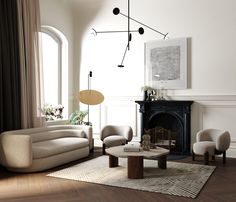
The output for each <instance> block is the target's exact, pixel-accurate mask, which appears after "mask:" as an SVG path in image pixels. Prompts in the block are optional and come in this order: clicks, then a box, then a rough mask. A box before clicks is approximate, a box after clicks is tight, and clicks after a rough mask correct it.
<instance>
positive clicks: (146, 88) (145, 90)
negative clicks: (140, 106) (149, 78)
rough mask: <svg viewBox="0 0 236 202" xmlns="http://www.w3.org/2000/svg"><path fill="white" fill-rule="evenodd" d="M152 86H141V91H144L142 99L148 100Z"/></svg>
mask: <svg viewBox="0 0 236 202" xmlns="http://www.w3.org/2000/svg"><path fill="white" fill-rule="evenodd" d="M153 90H154V88H152V87H150V86H143V87H142V88H141V91H143V92H144V95H143V100H144V101H150V100H151V98H150V95H151V94H152V92H153Z"/></svg>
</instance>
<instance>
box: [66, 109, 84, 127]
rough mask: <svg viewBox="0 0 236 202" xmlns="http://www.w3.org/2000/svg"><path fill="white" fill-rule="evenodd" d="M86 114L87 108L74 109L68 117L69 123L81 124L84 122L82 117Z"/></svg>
mask: <svg viewBox="0 0 236 202" xmlns="http://www.w3.org/2000/svg"><path fill="white" fill-rule="evenodd" d="M87 115H88V110H85V111H79V110H76V111H75V112H73V113H72V114H71V115H70V117H69V121H68V122H69V124H72V125H83V124H85V123H86V122H84V118H85V117H86V116H87Z"/></svg>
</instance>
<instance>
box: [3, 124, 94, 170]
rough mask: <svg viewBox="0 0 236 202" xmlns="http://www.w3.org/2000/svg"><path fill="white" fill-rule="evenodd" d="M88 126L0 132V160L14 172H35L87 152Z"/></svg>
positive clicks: (89, 135) (84, 154)
mask: <svg viewBox="0 0 236 202" xmlns="http://www.w3.org/2000/svg"><path fill="white" fill-rule="evenodd" d="M92 141H93V140H92V127H91V126H82V125H57V126H47V127H41V128H30V129H20V130H14V131H7V132H3V133H2V134H1V135H0V163H1V164H2V165H3V166H5V167H6V168H7V169H8V170H11V171H15V172H37V171H42V170H46V169H49V168H52V167H55V166H59V165H62V164H65V163H68V162H71V161H74V160H77V159H80V158H83V157H86V156H88V155H89V152H90V150H92V148H93V142H92Z"/></svg>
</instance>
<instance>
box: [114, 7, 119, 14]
mask: <svg viewBox="0 0 236 202" xmlns="http://www.w3.org/2000/svg"><path fill="white" fill-rule="evenodd" d="M119 13H120V9H119V8H117V7H116V8H114V9H113V14H114V15H118V14H119Z"/></svg>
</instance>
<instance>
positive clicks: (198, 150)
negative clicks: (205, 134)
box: [193, 141, 216, 156]
mask: <svg viewBox="0 0 236 202" xmlns="http://www.w3.org/2000/svg"><path fill="white" fill-rule="evenodd" d="M215 148H216V143H215V142H212V141H202V142H195V143H194V144H193V152H194V153H195V154H198V155H204V154H205V153H206V152H208V153H209V155H210V156H213V155H214V154H215Z"/></svg>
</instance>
